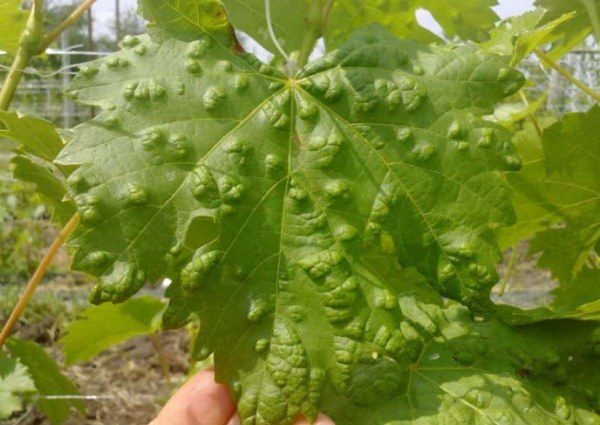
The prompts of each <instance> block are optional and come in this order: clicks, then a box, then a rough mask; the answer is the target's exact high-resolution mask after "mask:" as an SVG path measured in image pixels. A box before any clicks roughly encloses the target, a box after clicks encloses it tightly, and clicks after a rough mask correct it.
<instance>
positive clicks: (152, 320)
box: [60, 296, 164, 363]
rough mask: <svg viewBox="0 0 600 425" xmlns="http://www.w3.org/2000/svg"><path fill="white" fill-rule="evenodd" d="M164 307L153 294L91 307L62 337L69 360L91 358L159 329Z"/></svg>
mask: <svg viewBox="0 0 600 425" xmlns="http://www.w3.org/2000/svg"><path fill="white" fill-rule="evenodd" d="M163 309H164V304H163V303H162V302H161V301H160V300H157V299H156V298H153V297H149V296H146V297H141V298H134V299H131V300H129V301H126V302H124V303H122V304H118V305H115V304H104V305H101V306H97V307H90V308H87V309H86V310H84V311H82V312H81V315H80V318H78V319H77V320H75V321H73V322H71V323H69V325H68V326H67V328H66V330H65V331H66V335H65V336H64V337H62V338H61V340H60V343H61V345H62V348H63V352H64V354H65V359H66V361H67V363H77V362H82V361H86V360H90V359H92V358H94V357H95V356H96V355H98V354H100V353H101V352H102V351H104V350H106V349H107V348H110V347H112V346H114V345H116V344H119V343H120V342H123V341H127V340H128V339H130V338H133V337H136V336H141V335H149V334H151V333H153V332H155V331H156V329H157V326H158V325H159V323H160V322H159V320H158V319H159V316H160V313H161V312H162V310H163Z"/></svg>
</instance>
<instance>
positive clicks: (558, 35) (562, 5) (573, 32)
mask: <svg viewBox="0 0 600 425" xmlns="http://www.w3.org/2000/svg"><path fill="white" fill-rule="evenodd" d="M594 3H595V5H596V14H597V15H600V1H599V0H595V1H594ZM535 5H536V6H539V7H543V8H544V9H546V10H547V13H546V14H545V15H544V19H543V20H542V24H547V23H550V22H552V21H555V20H557V19H561V18H562V17H563V16H564V15H568V14H571V13H573V12H575V17H574V18H573V19H570V20H568V21H565V22H564V23H563V24H562V25H559V26H557V27H556V28H555V29H554V30H553V31H552V34H551V37H552V38H553V39H554V40H556V41H555V42H554V43H553V46H552V51H551V52H550V56H552V58H553V59H555V60H557V59H560V58H561V57H562V56H564V55H565V54H567V53H568V52H569V51H571V50H572V49H574V48H575V47H577V46H578V45H579V44H581V43H582V42H583V41H584V40H585V39H586V38H587V37H588V36H589V35H590V34H591V33H592V25H591V22H590V18H589V15H588V13H587V10H586V7H585V5H584V4H583V1H581V0H577V1H564V0H536V2H535Z"/></svg>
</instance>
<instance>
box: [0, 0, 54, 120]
mask: <svg viewBox="0 0 600 425" xmlns="http://www.w3.org/2000/svg"><path fill="white" fill-rule="evenodd" d="M43 10H44V2H43V0H36V1H34V2H33V4H32V6H31V11H30V12H29V18H28V19H27V25H26V26H25V29H24V30H23V33H22V34H21V38H20V39H19V48H18V49H17V53H16V55H15V60H14V61H13V63H12V65H11V67H10V71H9V72H8V75H7V76H6V80H4V84H2V90H0V111H6V110H7V109H8V107H9V106H10V102H11V101H12V99H13V97H14V95H15V92H16V91H17V87H18V85H19V82H20V81H21V77H22V76H23V70H24V69H25V67H26V66H27V64H28V63H29V60H30V59H31V58H32V57H33V56H34V54H33V50H34V49H32V43H36V41H35V40H36V38H37V37H38V36H39V35H40V34H41V31H42V26H43V24H44V17H43ZM34 48H35V46H34Z"/></svg>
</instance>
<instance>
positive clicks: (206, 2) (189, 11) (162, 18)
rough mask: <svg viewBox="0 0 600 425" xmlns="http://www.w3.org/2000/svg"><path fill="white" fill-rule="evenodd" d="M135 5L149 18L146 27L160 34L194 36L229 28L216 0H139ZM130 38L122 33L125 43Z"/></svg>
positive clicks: (184, 37) (223, 12)
mask: <svg viewBox="0 0 600 425" xmlns="http://www.w3.org/2000/svg"><path fill="white" fill-rule="evenodd" d="M138 9H139V10H138V12H139V13H140V14H141V15H142V16H143V17H144V18H146V19H147V20H148V21H149V23H148V26H149V28H150V29H151V30H152V31H153V32H154V33H155V34H160V36H161V37H167V36H176V37H177V38H180V39H185V40H193V39H194V38H196V37H197V36H198V35H202V34H204V33H205V32H207V31H216V30H219V31H225V32H226V31H227V30H228V29H229V21H228V20H227V15H226V14H225V11H224V10H223V6H221V4H220V2H218V1H216V0H183V1H176V2H172V1H163V0H140V1H139V2H138ZM131 40H135V39H134V38H130V37H125V39H124V43H125V44H128V43H129V42H130V41H131ZM131 47H135V46H131Z"/></svg>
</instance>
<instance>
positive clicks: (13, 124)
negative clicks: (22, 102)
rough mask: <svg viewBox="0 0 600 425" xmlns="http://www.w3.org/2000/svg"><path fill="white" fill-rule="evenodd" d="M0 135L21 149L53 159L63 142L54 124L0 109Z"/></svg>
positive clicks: (45, 158) (48, 159) (40, 156)
mask: <svg viewBox="0 0 600 425" xmlns="http://www.w3.org/2000/svg"><path fill="white" fill-rule="evenodd" d="M0 137H6V138H7V139H10V140H13V141H14V142H16V143H18V144H19V145H20V147H21V150H22V151H23V152H26V153H30V154H32V155H35V156H37V157H39V158H41V159H44V160H46V161H53V160H54V158H56V155H58V153H59V152H60V150H61V149H62V146H63V143H62V140H61V138H60V136H59V135H58V133H57V132H56V129H55V128H54V125H52V124H51V123H49V122H48V121H45V120H42V119H40V118H36V117H32V116H28V115H19V114H18V113H17V112H5V111H0Z"/></svg>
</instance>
